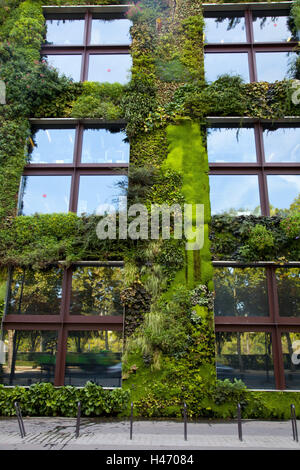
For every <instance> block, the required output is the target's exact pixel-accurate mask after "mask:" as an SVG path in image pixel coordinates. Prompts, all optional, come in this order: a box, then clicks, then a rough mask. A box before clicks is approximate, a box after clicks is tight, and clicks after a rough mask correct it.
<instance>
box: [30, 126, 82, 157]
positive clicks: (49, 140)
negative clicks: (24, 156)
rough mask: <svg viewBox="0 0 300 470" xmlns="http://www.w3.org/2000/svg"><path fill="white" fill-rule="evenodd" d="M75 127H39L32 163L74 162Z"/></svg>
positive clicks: (35, 137)
mask: <svg viewBox="0 0 300 470" xmlns="http://www.w3.org/2000/svg"><path fill="white" fill-rule="evenodd" d="M74 142H75V129H38V131H37V132H36V134H35V136H34V144H35V145H34V147H33V148H32V151H31V153H30V163H72V162H73V152H74Z"/></svg>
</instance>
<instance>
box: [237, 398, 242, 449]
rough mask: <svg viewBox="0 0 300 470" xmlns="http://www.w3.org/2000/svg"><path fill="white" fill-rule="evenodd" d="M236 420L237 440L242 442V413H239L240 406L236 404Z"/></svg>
mask: <svg viewBox="0 0 300 470" xmlns="http://www.w3.org/2000/svg"><path fill="white" fill-rule="evenodd" d="M237 420H238V434H239V440H240V441H242V440H243V431H242V412H241V405H240V403H238V405H237Z"/></svg>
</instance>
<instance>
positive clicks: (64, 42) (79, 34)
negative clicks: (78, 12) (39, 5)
mask: <svg viewBox="0 0 300 470" xmlns="http://www.w3.org/2000/svg"><path fill="white" fill-rule="evenodd" d="M46 27H47V36H46V43H47V44H55V45H60V46H73V45H81V44H83V32H84V19H49V20H46Z"/></svg>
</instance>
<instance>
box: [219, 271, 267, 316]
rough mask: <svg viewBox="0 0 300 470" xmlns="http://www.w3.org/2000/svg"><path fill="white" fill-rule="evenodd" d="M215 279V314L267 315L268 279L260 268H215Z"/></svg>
mask: <svg viewBox="0 0 300 470" xmlns="http://www.w3.org/2000/svg"><path fill="white" fill-rule="evenodd" d="M214 282H215V292H216V297H215V315H216V316H233V317H266V316H268V315H269V307H268V291H267V279H266V275H265V270H264V269H263V268H255V269H253V268H245V269H240V268H231V267H222V268H216V269H215V275H214Z"/></svg>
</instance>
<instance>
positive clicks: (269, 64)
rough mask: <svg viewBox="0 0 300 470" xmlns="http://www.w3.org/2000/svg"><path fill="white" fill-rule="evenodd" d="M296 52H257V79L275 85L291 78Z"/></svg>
mask: <svg viewBox="0 0 300 470" xmlns="http://www.w3.org/2000/svg"><path fill="white" fill-rule="evenodd" d="M296 57H297V53H296V52H256V65H257V79H258V81H262V82H269V83H274V82H275V81H276V80H284V79H285V78H289V77H290V74H291V72H290V68H291V67H292V64H293V62H294V60H295V59H296Z"/></svg>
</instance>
